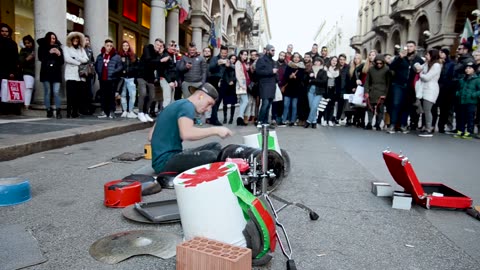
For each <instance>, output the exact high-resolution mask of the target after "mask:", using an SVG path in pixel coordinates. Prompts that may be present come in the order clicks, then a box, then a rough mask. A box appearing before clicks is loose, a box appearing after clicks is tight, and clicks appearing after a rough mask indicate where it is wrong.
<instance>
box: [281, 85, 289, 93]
mask: <svg viewBox="0 0 480 270" xmlns="http://www.w3.org/2000/svg"><path fill="white" fill-rule="evenodd" d="M287 86H288V83H286V84H284V85H283V86H282V87H281V88H280V91H282V93H285V90H287Z"/></svg>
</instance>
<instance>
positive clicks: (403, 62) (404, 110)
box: [388, 40, 424, 134]
mask: <svg viewBox="0 0 480 270" xmlns="http://www.w3.org/2000/svg"><path fill="white" fill-rule="evenodd" d="M416 63H419V64H423V63H424V61H423V60H422V58H420V57H419V56H418V55H417V52H416V43H415V42H414V41H411V40H410V41H407V49H406V50H403V51H400V52H399V55H398V56H397V57H395V60H393V62H392V63H391V64H390V70H392V71H393V72H394V74H395V76H394V77H393V79H392V88H391V94H392V95H391V97H390V98H391V100H390V104H389V105H390V106H391V109H390V124H391V127H390V129H389V130H388V133H390V134H393V133H395V125H397V124H400V125H401V127H400V129H401V131H402V132H403V133H408V130H407V120H408V113H409V112H412V114H411V115H410V117H411V119H410V128H411V129H412V130H415V129H416V126H417V125H418V115H417V114H416V113H415V112H414V111H415V110H414V108H413V105H412V104H413V102H414V101H415V99H416V97H415V88H414V86H413V81H414V79H415V69H414V68H413V66H414V65H415V64H416Z"/></svg>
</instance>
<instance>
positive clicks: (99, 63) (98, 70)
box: [95, 54, 103, 76]
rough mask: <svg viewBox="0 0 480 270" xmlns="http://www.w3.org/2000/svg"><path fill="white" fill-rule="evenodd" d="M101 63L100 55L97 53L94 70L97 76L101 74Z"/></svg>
mask: <svg viewBox="0 0 480 270" xmlns="http://www.w3.org/2000/svg"><path fill="white" fill-rule="evenodd" d="M102 64H103V59H102V55H101V54H99V55H98V56H97V60H96V61H95V71H96V72H97V74H98V76H100V75H102Z"/></svg>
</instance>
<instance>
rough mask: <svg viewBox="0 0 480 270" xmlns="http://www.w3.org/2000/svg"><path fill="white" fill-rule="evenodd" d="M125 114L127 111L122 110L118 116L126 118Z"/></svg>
mask: <svg viewBox="0 0 480 270" xmlns="http://www.w3.org/2000/svg"><path fill="white" fill-rule="evenodd" d="M127 114H128V113H127V111H123V113H122V115H120V117H122V118H126V117H127Z"/></svg>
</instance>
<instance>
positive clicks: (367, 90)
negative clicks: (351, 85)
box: [363, 70, 372, 94]
mask: <svg viewBox="0 0 480 270" xmlns="http://www.w3.org/2000/svg"><path fill="white" fill-rule="evenodd" d="M371 85H372V71H371V70H369V71H368V72H367V79H366V80H365V85H364V86H363V91H364V93H365V94H369V93H370V86H371Z"/></svg>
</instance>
